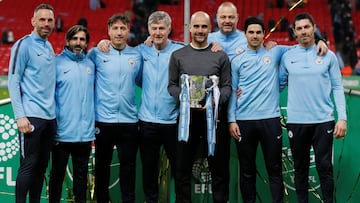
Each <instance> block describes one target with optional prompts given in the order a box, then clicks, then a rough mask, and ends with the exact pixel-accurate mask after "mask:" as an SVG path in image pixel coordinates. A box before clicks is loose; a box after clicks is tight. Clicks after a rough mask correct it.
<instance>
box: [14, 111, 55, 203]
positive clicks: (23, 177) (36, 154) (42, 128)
mask: <svg viewBox="0 0 360 203" xmlns="http://www.w3.org/2000/svg"><path fill="white" fill-rule="evenodd" d="M28 119H29V121H30V123H31V124H32V125H33V126H34V131H33V132H31V133H29V134H23V133H19V142H20V153H21V156H20V166H19V169H18V175H17V177H16V187H15V194H16V202H17V203H25V202H26V196H27V194H29V202H30V203H37V202H40V196H41V191H42V187H43V184H44V178H45V172H46V168H47V166H48V163H49V158H50V151H51V145H52V142H53V139H54V136H55V133H56V120H55V119H53V120H44V119H41V118H33V117H30V118H28Z"/></svg>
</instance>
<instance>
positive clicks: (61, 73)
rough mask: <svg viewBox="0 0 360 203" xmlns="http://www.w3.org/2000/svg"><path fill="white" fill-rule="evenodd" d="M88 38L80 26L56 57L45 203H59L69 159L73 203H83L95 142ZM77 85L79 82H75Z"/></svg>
mask: <svg viewBox="0 0 360 203" xmlns="http://www.w3.org/2000/svg"><path fill="white" fill-rule="evenodd" d="M89 40H90V35H89V32H88V30H87V28H85V27H84V26H82V25H75V26H73V27H71V28H70V29H69V30H68V31H67V33H66V45H65V48H64V50H63V52H62V53H61V54H60V55H59V56H57V57H56V89H55V102H56V120H57V132H56V136H55V142H54V145H53V150H52V162H51V163H52V167H51V172H50V184H49V202H50V203H57V202H60V198H61V191H62V185H63V184H62V183H63V180H64V176H65V171H66V166H67V163H68V160H69V156H70V155H71V160H72V168H73V170H72V171H73V193H74V196H75V202H78V203H80V202H82V203H85V202H86V191H87V190H86V188H87V172H88V162H89V156H90V151H91V143H92V141H93V140H94V139H95V113H94V79H95V78H94V75H95V66H94V63H93V62H92V61H91V60H90V59H88V58H87V57H86V51H87V45H88V43H89ZM79 81H81V82H79Z"/></svg>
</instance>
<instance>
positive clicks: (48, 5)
mask: <svg viewBox="0 0 360 203" xmlns="http://www.w3.org/2000/svg"><path fill="white" fill-rule="evenodd" d="M41 9H47V10H50V11H52V12H54V7H52V6H51V5H50V4H40V5H38V6H37V7H36V8H35V10H34V16H35V15H36V13H37V12H38V11H39V10H41Z"/></svg>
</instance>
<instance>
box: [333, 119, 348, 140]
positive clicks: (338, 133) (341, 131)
mask: <svg viewBox="0 0 360 203" xmlns="http://www.w3.org/2000/svg"><path fill="white" fill-rule="evenodd" d="M334 135H335V137H336V139H339V138H343V137H345V135H346V121H344V120H338V122H337V123H336V125H335V130H334Z"/></svg>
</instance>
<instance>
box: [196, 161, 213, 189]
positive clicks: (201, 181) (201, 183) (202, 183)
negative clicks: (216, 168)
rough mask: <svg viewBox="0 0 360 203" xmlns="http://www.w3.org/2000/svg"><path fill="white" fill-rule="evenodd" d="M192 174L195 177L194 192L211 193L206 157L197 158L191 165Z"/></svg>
mask: <svg viewBox="0 0 360 203" xmlns="http://www.w3.org/2000/svg"><path fill="white" fill-rule="evenodd" d="M192 174H193V177H194V179H195V184H194V193H195V194H205V193H209V194H212V190H211V173H210V169H209V164H208V162H207V159H206V158H200V159H197V160H196V161H195V162H194V164H193V167H192Z"/></svg>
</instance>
